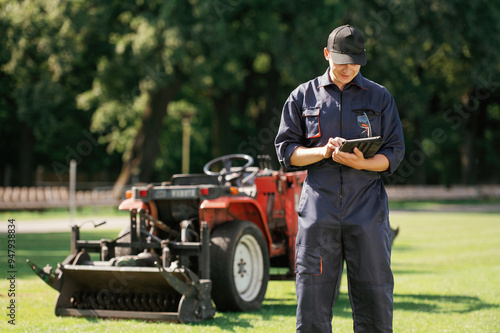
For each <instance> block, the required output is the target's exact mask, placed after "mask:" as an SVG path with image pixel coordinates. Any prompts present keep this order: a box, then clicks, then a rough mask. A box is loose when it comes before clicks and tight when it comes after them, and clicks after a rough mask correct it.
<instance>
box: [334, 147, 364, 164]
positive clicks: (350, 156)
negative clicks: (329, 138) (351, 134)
mask: <svg viewBox="0 0 500 333" xmlns="http://www.w3.org/2000/svg"><path fill="white" fill-rule="evenodd" d="M332 158H333V160H334V161H335V162H337V163H340V164H343V165H346V166H348V167H351V168H354V169H356V170H361V169H364V165H365V164H364V163H365V161H366V160H365V157H364V156H363V153H362V152H361V150H359V149H358V148H357V147H355V148H354V150H353V152H352V153H347V152H343V151H340V148H336V149H335V150H334V151H333V154H332Z"/></svg>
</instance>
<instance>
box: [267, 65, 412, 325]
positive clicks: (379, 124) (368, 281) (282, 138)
mask: <svg viewBox="0 0 500 333" xmlns="http://www.w3.org/2000/svg"><path fill="white" fill-rule="evenodd" d="M329 70H330V69H329V68H328V70H327V71H326V73H325V74H324V75H322V76H319V77H317V78H315V79H313V80H311V81H309V82H306V83H304V84H302V85H300V86H299V87H298V88H296V89H295V90H294V91H293V92H292V93H291V94H290V96H289V98H288V99H287V101H286V103H285V105H284V108H283V113H282V118H281V123H280V128H279V131H278V134H277V136H276V140H275V145H276V152H277V155H278V159H279V161H280V163H281V164H282V165H284V166H285V167H286V168H288V169H293V168H294V166H292V165H291V164H290V156H291V155H292V153H293V151H294V150H295V149H296V148H297V147H298V146H303V147H308V148H309V147H319V146H324V145H326V144H327V142H328V139H329V138H335V137H342V138H345V139H355V138H360V137H362V136H363V135H364V134H363V133H364V131H365V129H364V128H363V127H361V126H359V124H358V117H359V116H365V117H366V116H368V118H369V121H370V125H371V128H372V136H381V137H382V138H383V141H384V142H383V144H382V146H381V148H380V150H379V152H378V153H379V154H383V155H385V156H386V157H387V159H388V160H389V169H388V170H387V171H385V172H386V173H392V172H394V171H395V170H396V168H397V167H398V165H399V163H400V162H401V160H402V159H403V157H404V139H403V131H402V127H401V122H400V119H399V115H398V112H397V108H396V105H395V102H394V99H393V97H392V96H391V95H390V94H389V92H388V91H387V89H385V88H384V87H383V86H381V85H379V84H376V83H374V82H372V81H370V80H367V79H365V78H363V77H362V75H361V73H358V75H357V76H356V77H355V78H354V79H353V80H352V81H351V82H350V83H349V84H347V85H346V86H345V87H344V89H343V90H342V91H341V90H340V89H339V88H338V87H337V86H336V85H335V84H334V83H333V82H332V81H331V79H330V77H329ZM365 133H366V132H365ZM307 170H308V173H307V177H306V180H305V182H304V185H303V188H302V195H301V198H300V203H299V207H298V210H297V212H298V215H299V231H298V234H297V239H296V250H295V254H296V276H297V283H296V292H297V332H308V333H310V332H331V331H332V324H331V323H332V316H333V306H334V303H335V299H336V297H337V295H338V288H339V285H340V278H341V275H342V269H343V261H344V260H345V262H346V266H347V277H348V288H349V298H350V300H351V307H352V312H353V320H354V324H353V326H354V331H355V332H392V312H393V289H394V280H393V275H392V271H391V267H390V260H391V259H390V256H391V232H390V225H389V208H388V201H387V195H386V192H385V188H384V184H383V182H382V179H381V176H380V173H379V172H373V171H365V170H356V169H353V168H350V167H347V166H342V165H340V164H338V163H336V162H334V161H333V160H332V159H331V158H327V159H324V160H322V161H320V162H317V163H314V164H312V165H309V166H308V167H307Z"/></svg>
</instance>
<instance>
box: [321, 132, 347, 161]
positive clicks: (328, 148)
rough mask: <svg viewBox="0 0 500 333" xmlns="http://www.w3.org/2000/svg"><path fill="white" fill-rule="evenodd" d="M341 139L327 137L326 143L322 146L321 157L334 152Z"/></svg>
mask: <svg viewBox="0 0 500 333" xmlns="http://www.w3.org/2000/svg"><path fill="white" fill-rule="evenodd" d="M343 141H344V139H342V138H339V137H336V138H330V139H328V143H327V144H326V145H325V147H324V149H325V151H324V152H323V157H324V158H330V157H332V155H333V153H334V152H335V149H337V148H340V146H341V145H342V142H343Z"/></svg>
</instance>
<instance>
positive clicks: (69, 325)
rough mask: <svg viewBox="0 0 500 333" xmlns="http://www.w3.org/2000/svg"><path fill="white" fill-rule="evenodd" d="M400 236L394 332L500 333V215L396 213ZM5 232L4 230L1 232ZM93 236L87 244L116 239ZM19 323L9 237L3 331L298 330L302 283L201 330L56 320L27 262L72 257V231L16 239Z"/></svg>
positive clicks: (347, 320)
mask: <svg viewBox="0 0 500 333" xmlns="http://www.w3.org/2000/svg"><path fill="white" fill-rule="evenodd" d="M391 222H392V224H393V225H399V226H400V228H401V232H400V234H399V236H398V238H396V240H395V243H394V248H393V257H392V266H393V271H394V277H395V283H396V285H395V293H394V332H422V333H429V332H467V333H469V332H488V333H489V332H500V279H499V276H500V213H429V212H394V213H392V214H391ZM1 232H5V230H2V231H1ZM116 233H117V232H115V231H113V232H111V231H86V232H82V238H87V239H100V238H103V237H113V236H114V235H116ZM16 236H17V237H16V270H17V273H16V325H15V327H12V325H9V324H8V323H7V321H8V319H9V318H8V317H7V316H6V313H7V309H6V307H7V306H8V304H9V303H8V302H9V300H10V298H9V297H8V295H7V293H8V289H9V282H8V281H7V280H6V275H7V274H6V272H7V270H8V268H7V266H6V265H7V256H6V254H7V248H6V246H7V245H6V235H5V234H3V235H0V249H1V251H2V253H3V255H2V256H1V257H2V259H1V262H0V276H1V280H0V308H1V309H2V311H0V313H1V314H2V316H0V331H1V332H6V331H8V330H9V331H10V330H11V329H14V330H15V331H21V332H65V331H68V332H141V331H144V332H266V333H267V332H279V333H282V332H293V331H294V330H295V306H296V302H295V285H294V282H293V281H271V282H270V283H269V287H268V292H267V294H266V300H265V302H264V304H263V306H262V308H261V309H260V310H258V311H255V312H250V313H221V312H217V314H216V316H215V318H214V319H212V320H207V321H205V322H203V323H199V324H175V323H163V322H142V321H132V320H103V319H86V318H68V317H65V318H63V317H56V316H55V315H54V306H55V301H56V297H57V292H56V291H54V290H53V289H51V288H50V287H48V286H47V285H45V284H44V283H43V282H42V281H41V280H40V279H38V278H37V277H35V276H34V274H33V273H31V271H30V269H29V267H28V266H27V265H26V263H25V262H24V261H25V259H26V258H31V259H33V261H34V262H36V263H37V264H38V265H41V266H44V265H45V264H46V263H50V264H52V265H55V264H56V263H57V262H58V261H61V260H63V259H64V258H65V257H66V255H67V254H68V253H69V233H52V234H17V235H16ZM333 326H334V332H352V319H351V310H350V305H349V300H348V296H347V283H346V280H345V275H344V281H343V283H342V286H341V293H340V296H339V299H338V301H337V304H336V307H335V309H334V318H333Z"/></svg>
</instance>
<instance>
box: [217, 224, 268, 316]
mask: <svg viewBox="0 0 500 333" xmlns="http://www.w3.org/2000/svg"><path fill="white" fill-rule="evenodd" d="M211 243H212V244H211V248H210V266H211V267H210V271H211V274H210V275H211V280H212V299H213V300H214V302H215V305H216V306H217V310H218V311H252V310H257V309H259V308H260V306H261V305H262V301H263V300H264V296H265V294H266V290H267V283H268V281H269V252H268V249H267V243H266V241H265V240H264V236H263V235H262V232H261V231H260V229H259V228H258V227H257V226H256V225H255V224H253V223H251V222H247V221H232V222H228V223H225V224H223V225H221V226H219V227H217V228H216V229H215V230H214V231H213V232H212V235H211Z"/></svg>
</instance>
